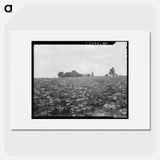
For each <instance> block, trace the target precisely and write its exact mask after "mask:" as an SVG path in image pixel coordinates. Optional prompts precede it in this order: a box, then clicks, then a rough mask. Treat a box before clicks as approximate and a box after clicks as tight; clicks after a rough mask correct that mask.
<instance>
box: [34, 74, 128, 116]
mask: <svg viewBox="0 0 160 160" xmlns="http://www.w3.org/2000/svg"><path fill="white" fill-rule="evenodd" d="M33 87H34V88H33V105H32V107H33V108H32V118H45V117H46V118H56V117H59V118H60V117H62V118H63V117H72V118H77V117H78V118H84V117H89V118H94V117H104V118H128V114H127V112H128V110H127V109H128V104H127V77H126V76H95V77H63V78H34V86H33Z"/></svg>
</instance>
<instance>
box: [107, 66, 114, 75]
mask: <svg viewBox="0 0 160 160" xmlns="http://www.w3.org/2000/svg"><path fill="white" fill-rule="evenodd" d="M108 74H109V75H110V76H114V75H115V68H114V67H112V68H111V69H110V70H109V73H108Z"/></svg>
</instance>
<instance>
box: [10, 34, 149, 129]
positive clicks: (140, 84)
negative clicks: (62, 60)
mask: <svg viewBox="0 0 160 160" xmlns="http://www.w3.org/2000/svg"><path fill="white" fill-rule="evenodd" d="M39 40H40V41H62V40H63V41H65V40H66V41H69V40H70V41H74V40H77V41H88V40H89V41H92V40H93V41H100V40H102V41H129V68H128V69H129V104H128V105H129V119H31V104H32V102H31V83H32V82H31V69H32V68H31V41H39ZM9 45H10V98H11V101H10V111H11V112H10V116H11V119H10V124H11V129H12V130H16V129H17V130H22V129H72V130H73V129H87V130H88V129H105V130H139V129H140V130H149V129H150V32H148V31H11V32H10V44H9Z"/></svg>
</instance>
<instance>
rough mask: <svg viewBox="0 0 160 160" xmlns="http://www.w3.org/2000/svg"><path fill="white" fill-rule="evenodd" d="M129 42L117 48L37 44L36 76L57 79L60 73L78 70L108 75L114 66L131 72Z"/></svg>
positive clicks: (35, 52)
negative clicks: (129, 66)
mask: <svg viewBox="0 0 160 160" xmlns="http://www.w3.org/2000/svg"><path fill="white" fill-rule="evenodd" d="M126 45H127V42H116V43H115V44H114V45H54V44H49V45H38V44H37V45H34V77H57V74H58V72H60V71H63V72H70V71H72V70H76V71H77V72H79V73H82V74H87V73H91V72H94V75H95V76H104V75H105V74H107V73H108V72H109V69H110V68H111V67H114V68H115V71H116V73H118V74H120V75H126V73H127V54H126V53H127V51H126Z"/></svg>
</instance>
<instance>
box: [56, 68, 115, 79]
mask: <svg viewBox="0 0 160 160" xmlns="http://www.w3.org/2000/svg"><path fill="white" fill-rule="evenodd" d="M117 75H118V74H116V71H115V68H114V67H112V68H111V69H110V70H109V72H108V73H107V74H106V75H105V76H117ZM58 77H59V78H61V77H94V72H92V73H91V74H90V73H87V74H81V73H78V72H77V71H76V70H73V71H71V72H63V71H61V72H59V73H58Z"/></svg>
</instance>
